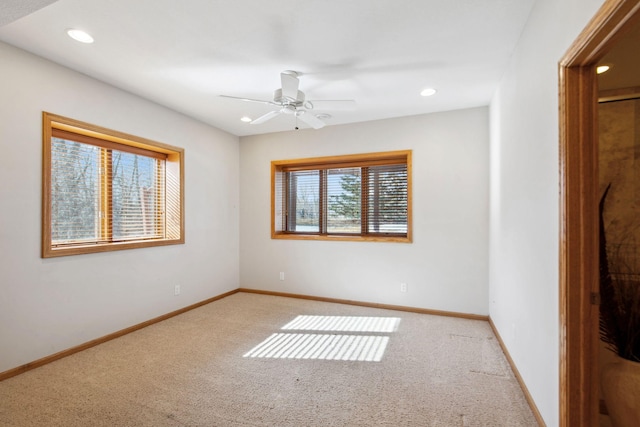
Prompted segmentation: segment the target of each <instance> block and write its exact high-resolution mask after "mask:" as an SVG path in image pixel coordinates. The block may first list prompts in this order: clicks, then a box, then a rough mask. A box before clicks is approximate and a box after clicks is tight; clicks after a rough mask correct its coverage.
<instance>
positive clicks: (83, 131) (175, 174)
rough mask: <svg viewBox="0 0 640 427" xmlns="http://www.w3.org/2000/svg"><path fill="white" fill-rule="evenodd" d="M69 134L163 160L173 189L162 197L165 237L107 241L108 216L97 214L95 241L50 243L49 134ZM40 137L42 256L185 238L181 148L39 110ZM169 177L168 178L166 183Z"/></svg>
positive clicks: (107, 200)
mask: <svg viewBox="0 0 640 427" xmlns="http://www.w3.org/2000/svg"><path fill="white" fill-rule="evenodd" d="M71 135H73V139H74V140H78V142H83V143H87V144H92V145H98V146H101V147H104V148H109V149H114V150H119V151H125V152H128V153H133V154H141V155H145V156H149V157H154V158H157V159H163V160H165V162H166V166H165V171H164V173H165V177H164V181H165V186H167V185H171V189H172V192H173V194H172V195H171V196H167V197H166V200H165V202H166V203H167V207H166V215H167V219H166V224H165V234H166V237H164V238H159V239H158V238H153V239H137V240H128V241H117V242H110V241H107V239H108V237H109V236H107V235H106V234H105V232H104V230H108V229H110V227H109V225H108V224H106V223H105V222H106V221H109V219H107V218H101V219H100V221H102V222H103V223H102V226H101V235H100V236H99V241H97V242H90V243H86V244H83V243H77V244H69V245H62V246H59V245H58V246H56V245H53V244H52V241H51V238H52V230H51V220H52V216H51V202H52V200H51V166H52V165H51V160H52V159H51V138H52V137H53V136H59V137H63V138H64V136H71ZM42 141H43V144H42V146H43V152H42V159H43V160H42V248H41V256H42V258H52V257H59V256H67V255H80V254H88V253H97V252H108V251H116V250H123V249H136V248H145V247H154V246H167V245H175V244H183V243H184V242H185V227H184V217H185V216H184V149H182V148H179V147H174V146H171V145H168V144H163V143H160V142H156V141H152V140H149V139H145V138H140V137H137V136H134V135H129V134H126V133H122V132H118V131H114V130H111V129H107V128H103V127H100V126H96V125H92V124H89V123H85V122H81V121H79V120H75V119H70V118H67V117H63V116H59V115H56V114H51V113H48V112H43V113H42ZM107 157H108V156H102V159H101V163H102V165H103V166H104V165H109V164H110V162H109V161H108V158H107ZM107 167H108V166H107ZM107 175H110V174H106V173H105V174H104V176H105V177H106V176H107ZM105 179H106V178H105ZM169 181H171V183H170V184H169ZM101 188H105V186H104V185H102V186H101ZM101 204H102V206H101V208H103V209H105V210H110V206H111V204H112V201H111V200H110V198H109V197H101ZM169 216H170V217H169Z"/></svg>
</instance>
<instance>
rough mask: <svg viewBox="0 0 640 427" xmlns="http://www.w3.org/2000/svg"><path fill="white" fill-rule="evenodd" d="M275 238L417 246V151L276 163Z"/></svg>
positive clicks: (274, 170)
mask: <svg viewBox="0 0 640 427" xmlns="http://www.w3.org/2000/svg"><path fill="white" fill-rule="evenodd" d="M271 174H272V178H271V181H272V191H271V193H272V194H271V204H272V209H271V213H272V221H271V224H272V232H271V236H272V238H275V239H317V240H323V239H331V240H375V241H380V240H384V241H394V242H410V241H411V151H393V152H386V153H371V154H356V155H348V156H340V157H321V158H314V159H300V160H280V161H273V162H271Z"/></svg>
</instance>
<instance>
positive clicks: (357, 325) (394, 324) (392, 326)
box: [282, 315, 400, 333]
mask: <svg viewBox="0 0 640 427" xmlns="http://www.w3.org/2000/svg"><path fill="white" fill-rule="evenodd" d="M399 323H400V318H399V317H364V316H303V315H301V316H298V317H296V318H295V319H293V320H292V321H291V322H289V323H287V324H286V325H284V326H283V327H282V329H283V330H292V329H294V330H299V331H335V332H381V333H388V332H395V331H396V330H397V329H398V324H399Z"/></svg>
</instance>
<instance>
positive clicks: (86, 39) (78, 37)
mask: <svg viewBox="0 0 640 427" xmlns="http://www.w3.org/2000/svg"><path fill="white" fill-rule="evenodd" d="M67 34H68V35H69V37H71V38H72V39H74V40H75V41H79V42H80V43H93V37H91V36H90V35H89V34H88V33H87V32H85V31H82V30H76V29H74V28H70V29H68V30H67Z"/></svg>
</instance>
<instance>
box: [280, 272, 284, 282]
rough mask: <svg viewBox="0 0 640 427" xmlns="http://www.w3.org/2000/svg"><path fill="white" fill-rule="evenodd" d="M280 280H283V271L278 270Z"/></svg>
mask: <svg viewBox="0 0 640 427" xmlns="http://www.w3.org/2000/svg"><path fill="white" fill-rule="evenodd" d="M280 280H284V271H281V272H280Z"/></svg>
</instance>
